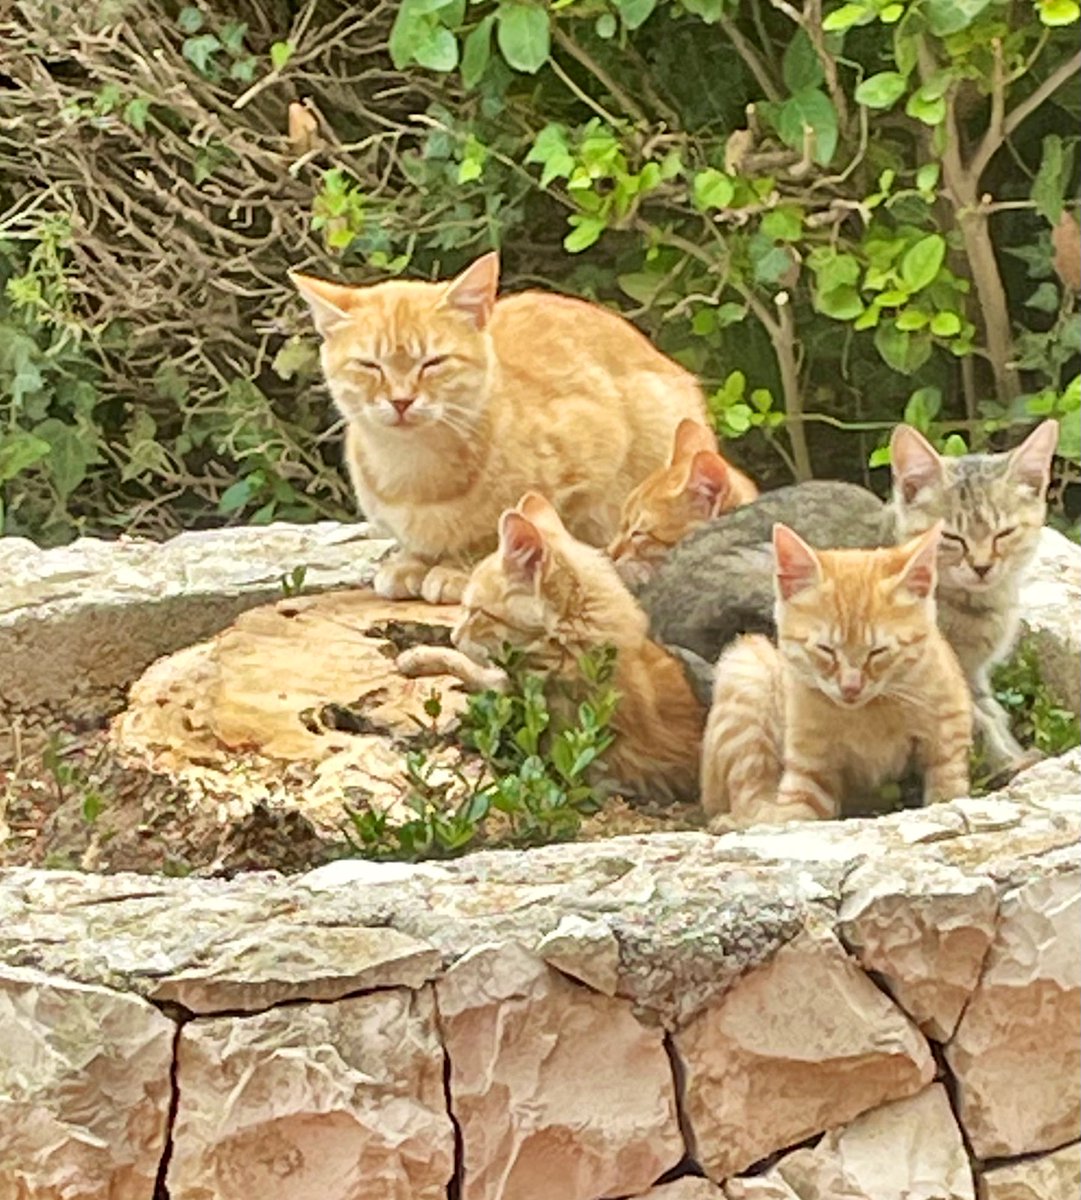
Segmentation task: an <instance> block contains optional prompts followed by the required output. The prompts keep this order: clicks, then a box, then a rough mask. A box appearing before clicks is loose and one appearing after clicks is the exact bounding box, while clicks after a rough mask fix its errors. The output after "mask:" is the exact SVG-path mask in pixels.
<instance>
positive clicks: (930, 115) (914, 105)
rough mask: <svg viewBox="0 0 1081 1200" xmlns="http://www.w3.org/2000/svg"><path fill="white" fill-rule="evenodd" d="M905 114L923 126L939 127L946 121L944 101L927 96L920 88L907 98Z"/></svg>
mask: <svg viewBox="0 0 1081 1200" xmlns="http://www.w3.org/2000/svg"><path fill="white" fill-rule="evenodd" d="M905 112H906V113H907V114H908V115H909V116H910V117H914V118H915V119H916V120H917V121H922V122H923V123H924V125H931V126H935V125H941V124H942V122H943V121H944V120H945V119H946V101H945V100H944V99H943V98H942V97H941V96H928V95H927V94H926V91H925V89H924V88H920V90H919V91H918V92H913V93H912V95H911V96H909V98H908V103H907V104H906V105H905Z"/></svg>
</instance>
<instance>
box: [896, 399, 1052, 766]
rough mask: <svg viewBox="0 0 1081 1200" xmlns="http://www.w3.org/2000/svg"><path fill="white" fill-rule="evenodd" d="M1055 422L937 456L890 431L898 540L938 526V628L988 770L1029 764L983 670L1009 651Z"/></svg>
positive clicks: (909, 435) (905, 433) (915, 437)
mask: <svg viewBox="0 0 1081 1200" xmlns="http://www.w3.org/2000/svg"><path fill="white" fill-rule="evenodd" d="M1057 442H1058V422H1057V421H1053V420H1049V421H1044V422H1043V423H1042V424H1041V425H1039V426H1038V427H1037V428H1036V429H1035V430H1034V431H1033V432H1032V433H1031V434H1030V435H1029V437H1028V438H1027V439H1026V440H1025V441H1024V442H1023V443H1022V444H1021V445H1020V446H1018V447H1017V448H1016V449H1015V450H1012V451H1010V452H1009V453H1006V454H966V455H964V456H963V457H961V458H948V457H945V456H940V455H939V454H938V453H937V452H936V451H935V449H934V448H933V447H932V446H931V445H930V443H928V442H927V441H926V439H925V438H923V437H922V435H920V434H919V433H917V432H916V430H914V429H911V428H910V427H909V426H907V425H899V426H898V427H897V428H896V429H895V430H894V432H893V437H892V439H891V442H890V447H891V452H892V453H891V458H892V462H893V515H894V520H895V527H896V531H897V536H898V538H899V539H901V538H908V537H913V536H915V535H916V534H918V533H922V532H924V531H925V530H927V529H929V528H930V527H931V526H932V525H933V524H934V523H935V522H937V521H941V522H943V532H942V542H941V544H940V548H939V555H938V572H939V583H938V622H939V627H940V628H941V629H942V632H943V633H944V634H945V635H946V637H947V639H948V640H949V642H950V645H951V646H952V647H953V649H954V652H955V653H956V655H957V658H958V660H959V661H960V663H961V666H962V668H963V670H964V672H965V676H966V678H967V679H968V682H969V687H970V688H971V690H972V695H973V699H974V701H975V705H976V712H975V717H976V728H977V731H978V732H979V733H980V735H981V737H982V739H983V743H984V749H985V753H986V757H987V760H988V763H989V765H990V766H991V767H992V768H994V769H1001V768H1004V767H1007V768H1008V767H1012V768H1016V767H1017V766H1019V765H1022V764H1023V763H1024V762H1025V761H1027V760H1028V759H1029V758H1030V755H1027V754H1026V753H1025V751H1023V750H1022V748H1021V746H1019V745H1018V743H1017V742H1016V741H1015V740H1014V738H1013V736H1012V734H1011V733H1010V726H1009V719H1008V718H1007V716H1006V713H1005V712H1004V711H1003V710H1002V708H1001V706H1000V705H999V704H998V702H997V701H996V700H995V698H994V695H993V694H992V690H991V683H990V672H991V669H992V667H994V666H995V664H996V663H999V662H1001V661H1002V660H1003V659H1004V658H1005V657H1006V656H1007V655H1008V654H1009V653H1010V651H1011V650H1012V649H1013V645H1014V642H1015V641H1016V639H1017V631H1018V627H1019V625H1020V603H1019V596H1020V589H1021V584H1022V582H1023V580H1024V576H1025V572H1026V571H1027V569H1028V567H1029V564H1030V563H1031V562H1032V559H1033V557H1034V555H1035V553H1036V547H1037V545H1038V543H1039V537H1040V529H1041V527H1042V526H1043V523H1044V519H1045V518H1046V515H1047V502H1046V495H1047V485H1048V482H1049V480H1050V476H1051V459H1052V456H1053V454H1054V452H1055V447H1056V445H1057Z"/></svg>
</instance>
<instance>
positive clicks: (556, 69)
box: [548, 57, 621, 126]
mask: <svg viewBox="0 0 1081 1200" xmlns="http://www.w3.org/2000/svg"><path fill="white" fill-rule="evenodd" d="M548 65H549V66H550V67H551V68H552V73H553V74H554V75H555V77H556V78H557V79H558V80H559V81H560V82H561V83H562V84H563V85H564V86H565V87H566V88H567V89H568V91H570V92H573V93H574V95H575V96H577V97H578V99H579V100H581V102H582V103H583V104H584V105H585V106H586V107H587V108H591V109H593V111H594V112H595V113H596V114H597V116H598V117H600V118H601V120H602V121H607V122H608V124H609V125H615V126H618V125H620V123H621V122H620V119H619V117H617V116H614V115H613V114H612V113H610V112H609V111H608V109H606V108H605V107H604V105H603V104H601V103H600V102H599V101H597V100H594V99H593V97H592V96H591V95H590V94H589V93H588V92H587V91H584V90H583V89H582V88H580V87H579V86H578V84H576V83H575V82H574V80H573V79H572V78H571V77H570V76H569V75H568V74H567V72H566V71H564V70H563V68H562V67H561V66H560V65H559V63H558V62H557V61H556V59H555V58H554V57H553V58H550V59H549V60H548Z"/></svg>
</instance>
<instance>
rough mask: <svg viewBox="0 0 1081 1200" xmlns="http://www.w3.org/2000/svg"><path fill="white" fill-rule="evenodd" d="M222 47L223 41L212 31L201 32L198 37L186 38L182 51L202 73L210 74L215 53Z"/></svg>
mask: <svg viewBox="0 0 1081 1200" xmlns="http://www.w3.org/2000/svg"><path fill="white" fill-rule="evenodd" d="M221 48H222V45H221V42H219V41H218V39H217V38H216V37H215V36H214V35H213V34H212V33H201V34H200V35H199V36H198V37H190V38H186V39H185V40H184V44H183V46H182V47H181V53H182V54H183V55H184V57H185V58H186V59H187V60H188V62H190V63H191V64H192V66H193V67H194V68H195V69H196V70H197V71H198V72H199V74H200V75H209V74H210V68H211V65H212V60H213V58H214V55H215V54H217V52H218V51H219V50H220V49H221Z"/></svg>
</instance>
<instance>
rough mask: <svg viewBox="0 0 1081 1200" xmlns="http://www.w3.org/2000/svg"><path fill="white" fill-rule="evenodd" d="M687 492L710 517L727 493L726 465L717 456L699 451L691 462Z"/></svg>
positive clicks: (707, 451)
mask: <svg viewBox="0 0 1081 1200" xmlns="http://www.w3.org/2000/svg"><path fill="white" fill-rule="evenodd" d="M687 490H688V491H689V492H690V493H691V494H692V495H693V496H694V497H695V498H696V499H698V500H699V501H700V502H701V504H702V507H703V508H704V509H705V511H706V513H707V514H708V515H710V516H712V515H713V514H714V512H715V511H716V509H717V508H718V507H719V505H720V502H721V501H723V500H724V497H725V496H726V495H727V493H728V464H727V463H726V462H725V461H724V459H723V458H721V456H720V455H719V454H714V453H713V452H712V451H709V450H701V451H699V452H698V453H697V454H696V455H695V456H694V458H693V459H692V460H691V473H690V475H689V476H688V478H687Z"/></svg>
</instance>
